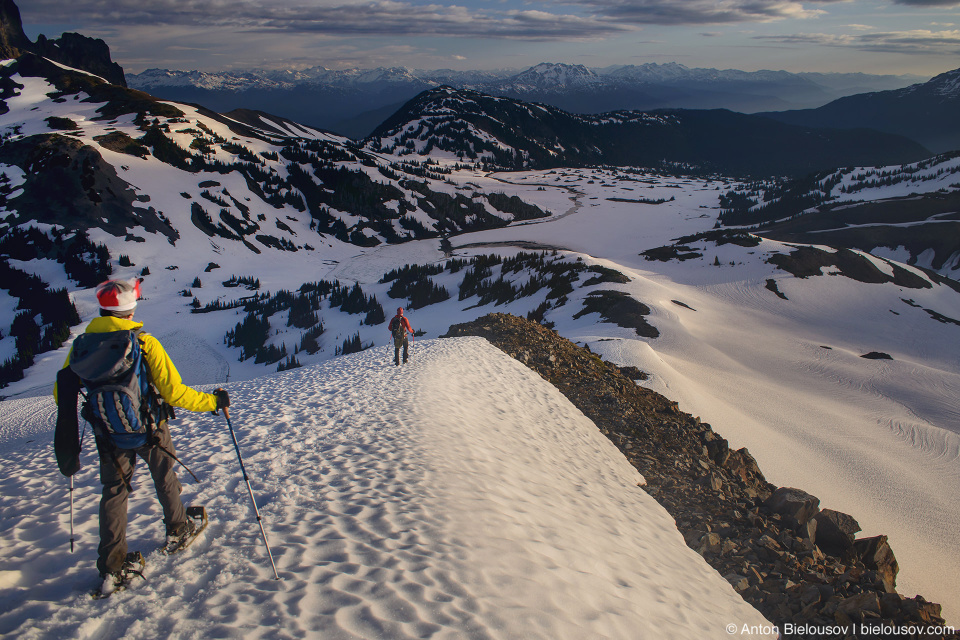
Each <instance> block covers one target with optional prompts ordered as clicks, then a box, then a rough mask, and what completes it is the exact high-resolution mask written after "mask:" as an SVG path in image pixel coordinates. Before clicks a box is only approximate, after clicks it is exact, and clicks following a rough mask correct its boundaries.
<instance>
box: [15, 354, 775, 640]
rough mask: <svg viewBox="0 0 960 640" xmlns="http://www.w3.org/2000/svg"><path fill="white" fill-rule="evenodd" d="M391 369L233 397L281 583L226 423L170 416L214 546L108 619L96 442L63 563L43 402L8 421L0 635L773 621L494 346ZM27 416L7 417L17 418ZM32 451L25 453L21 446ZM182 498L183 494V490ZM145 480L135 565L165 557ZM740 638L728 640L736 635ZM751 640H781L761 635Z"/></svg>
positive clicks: (635, 630) (328, 632)
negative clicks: (97, 589) (97, 597)
mask: <svg viewBox="0 0 960 640" xmlns="http://www.w3.org/2000/svg"><path fill="white" fill-rule="evenodd" d="M390 358H392V353H391V352H389V351H388V350H387V349H386V348H376V349H372V350H368V351H365V352H363V353H360V354H354V355H350V356H345V357H342V358H338V359H335V360H331V361H329V362H326V363H324V364H321V365H315V366H311V367H305V368H301V369H298V370H296V371H293V372H285V373H281V374H274V375H271V376H267V377H263V378H258V379H255V380H250V381H246V382H236V383H232V384H229V385H227V388H228V389H229V391H230V393H231V396H232V397H231V401H232V408H233V412H232V421H233V424H234V429H235V431H236V432H237V435H238V438H239V439H240V443H241V451H242V453H243V456H244V463H245V465H246V467H247V471H248V473H249V476H250V479H251V483H252V486H253V491H254V494H255V495H256V497H257V501H258V504H259V506H260V512H261V515H262V516H263V519H264V522H265V526H266V529H267V535H268V538H269V541H270V543H271V548H272V551H273V554H274V557H275V559H276V563H277V566H278V569H279V573H280V576H281V580H280V581H276V580H274V579H273V572H272V569H271V568H270V564H269V561H268V558H267V555H266V551H265V548H264V546H263V542H262V540H261V537H260V531H259V529H258V527H257V523H256V520H255V518H254V515H253V511H252V507H251V505H250V502H249V498H248V495H247V492H246V487H245V485H244V483H243V479H242V476H241V474H240V470H239V465H238V463H237V460H236V455H235V452H234V449H233V445H232V442H231V440H230V436H229V433H228V430H227V427H226V425H225V422H224V419H223V418H222V417H214V416H212V415H209V414H205V415H200V414H191V413H188V412H185V411H184V412H181V414H180V416H179V417H178V419H177V420H176V422H175V423H174V424H175V426H174V428H173V436H174V442H175V444H176V446H177V450H178V454H179V455H180V456H181V457H182V459H183V460H184V461H185V462H186V464H187V465H188V466H190V467H191V469H192V470H193V471H194V472H195V473H196V474H197V475H198V476H199V477H200V478H201V482H200V484H193V483H192V482H189V477H188V476H187V477H186V479H184V482H185V485H186V486H185V490H184V498H185V502H186V503H188V504H205V505H206V506H207V509H208V512H209V515H210V525H209V526H208V528H207V530H206V532H205V533H204V534H203V536H202V537H201V538H200V539H198V541H197V542H196V543H195V544H194V545H193V546H191V547H190V548H189V549H188V550H187V551H185V552H184V554H183V555H182V556H174V557H164V556H160V555H158V554H156V553H153V554H151V555H148V556H147V574H146V578H147V579H146V581H144V582H138V583H137V584H136V587H135V588H134V589H132V590H129V591H127V592H123V593H120V594H117V595H116V596H114V597H112V598H110V599H107V600H102V601H94V600H91V599H90V598H89V596H88V595H87V592H88V591H89V590H90V589H92V588H94V586H95V585H96V582H97V575H96V569H95V566H94V565H95V561H96V547H97V543H98V534H97V504H98V500H99V481H98V479H97V456H96V453H95V450H94V449H93V446H92V441H91V439H90V434H89V433H87V436H86V440H85V451H84V454H83V462H84V468H83V469H82V470H81V471H80V473H79V474H77V476H75V481H76V487H77V490H76V493H75V495H76V505H75V528H76V552H75V553H73V554H71V553H70V545H69V511H68V492H67V482H66V480H65V479H64V478H63V477H62V476H60V474H59V472H58V471H57V467H56V463H55V461H54V458H53V451H52V447H51V446H50V440H51V438H52V434H51V433H50V431H49V429H50V420H51V412H50V409H51V407H50V401H49V400H48V399H46V398H31V399H26V400H20V401H8V402H7V403H5V406H4V412H3V414H2V421H0V443H2V449H0V510H2V513H3V514H4V520H3V527H2V529H0V567H2V570H0V600H2V602H3V605H2V608H0V633H2V634H3V635H4V636H7V637H18V638H24V639H40V638H51V639H52V638H121V637H122V638H157V637H178V638H210V637H236V638H239V637H243V638H277V637H306V638H324V639H339V638H344V639H347V638H350V639H354V638H423V637H432V638H505V639H506V638H544V639H551V640H553V639H558V638H561V639H562V638H570V639H571V640H579V639H582V638H588V637H589V638H640V637H649V638H654V637H655V638H676V639H678V640H687V639H689V638H695V637H696V638H710V637H725V636H727V634H726V631H725V629H726V628H727V625H731V624H733V625H736V626H737V628H738V629H739V628H743V627H744V626H745V625H746V626H748V627H750V626H753V627H763V626H765V625H767V623H766V621H765V620H764V619H763V618H762V617H761V616H760V614H759V613H757V612H756V610H754V609H753V608H752V607H750V606H749V605H747V604H746V603H745V602H743V600H742V599H741V598H740V597H739V596H738V595H737V594H736V592H735V591H734V590H733V588H732V587H730V585H728V584H727V583H726V582H725V581H724V580H723V579H722V578H721V577H720V576H719V575H718V574H717V573H716V572H715V571H714V570H713V569H712V568H710V567H709V566H708V565H707V564H706V562H704V561H703V559H702V558H701V557H700V556H699V555H697V554H696V553H695V552H694V551H692V550H691V549H689V548H687V546H686V545H685V544H684V542H683V539H682V537H681V536H680V534H679V533H678V532H677V530H676V527H675V524H674V522H673V520H672V518H670V516H669V515H668V514H667V512H666V511H665V510H664V509H663V508H662V507H660V506H659V505H658V504H657V503H656V501H654V500H653V498H651V497H649V496H648V495H647V494H646V493H645V492H644V491H643V490H642V489H641V488H639V487H638V485H639V484H640V483H642V481H643V479H642V477H641V476H640V475H639V474H638V472H637V471H636V470H635V469H634V468H633V467H632V466H630V464H629V463H628V462H627V461H626V460H625V459H624V458H623V456H622V455H621V454H620V453H619V452H618V451H617V450H616V448H615V447H614V446H613V445H612V444H611V443H610V442H609V441H608V440H607V439H606V438H605V437H603V436H602V435H601V434H600V433H599V431H598V430H597V429H596V426H595V425H594V424H593V423H592V422H591V421H590V420H588V419H587V418H586V417H585V416H584V415H583V414H582V413H580V411H579V410H577V409H576V408H575V407H574V406H573V405H572V404H570V403H569V402H568V401H567V400H566V398H564V397H563V396H562V395H561V394H560V393H559V392H558V391H557V390H556V389H555V388H554V387H553V386H551V385H550V384H549V383H547V382H546V381H544V380H542V379H541V378H540V377H539V376H538V375H536V374H535V373H533V372H531V371H530V370H529V369H527V368H526V367H524V366H523V365H521V364H520V363H518V362H516V361H514V360H513V359H511V358H509V357H508V356H506V355H504V354H503V353H502V352H500V351H499V350H497V349H496V348H494V347H492V346H491V345H490V344H489V343H487V342H486V341H485V340H483V339H481V338H458V339H448V340H439V341H436V340H429V341H426V342H424V343H423V344H418V345H417V346H416V350H415V352H414V355H413V359H412V361H411V363H410V364H408V365H406V366H405V367H402V368H400V369H398V368H396V367H393V366H385V365H387V364H388V361H389V360H390ZM12 402H15V403H17V404H16V405H15V406H17V408H18V410H17V411H8V410H7V408H8V407H10V405H11V403H12ZM24 423H27V424H29V425H31V426H30V427H28V428H27V430H28V431H30V430H32V431H33V433H34V436H35V437H34V438H31V439H26V440H25V439H23V437H22V434H23V429H24V427H23V425H24ZM181 476H182V479H183V476H185V474H181ZM161 518H162V514H161V512H160V508H159V505H158V504H157V501H156V498H155V496H154V495H153V491H152V486H151V482H150V479H149V474H148V473H147V472H146V470H145V469H144V468H143V467H142V465H141V468H140V469H139V471H138V472H137V475H136V481H135V492H134V495H133V496H132V498H131V501H130V518H129V519H130V530H129V539H130V544H131V548H132V549H135V548H139V549H141V550H143V551H144V552H149V551H150V550H152V549H155V548H157V547H158V546H159V545H160V544H161V542H162V535H163V529H162V524H161ZM732 637H736V636H732ZM749 637H775V636H763V635H750V636H749Z"/></svg>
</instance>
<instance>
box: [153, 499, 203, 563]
mask: <svg viewBox="0 0 960 640" xmlns="http://www.w3.org/2000/svg"><path fill="white" fill-rule="evenodd" d="M206 528H207V509H206V507H187V520H186V522H185V523H184V524H183V526H181V528H180V530H179V531H175V532H167V540H166V543H165V544H164V545H163V547H161V549H160V553H162V554H164V555H168V556H169V555H173V554H175V553H180V552H181V551H183V550H184V549H186V548H187V547H189V546H190V545H191V544H193V541H194V540H196V539H197V537H198V536H199V535H200V533H201V532H202V531H203V530H204V529H206Z"/></svg>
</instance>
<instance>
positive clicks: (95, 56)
mask: <svg viewBox="0 0 960 640" xmlns="http://www.w3.org/2000/svg"><path fill="white" fill-rule="evenodd" d="M28 53H32V54H34V55H38V56H41V57H44V58H48V59H50V60H53V61H55V62H59V63H60V64H63V65H66V66H68V67H73V68H75V69H82V70H83V71H88V72H90V73H93V74H96V75H98V76H101V77H102V78H103V79H104V80H106V81H107V82H109V83H111V84H115V85H119V86H121V87H126V86H127V81H126V80H125V79H124V76H123V68H122V67H121V66H120V65H119V64H117V63H116V62H113V60H111V59H110V48H109V47H108V46H107V44H106V43H105V42H104V41H103V40H100V39H98V38H88V37H87V36H82V35H80V34H78V33H64V34H63V35H62V36H60V37H59V38H57V39H55V40H48V39H47V38H46V37H45V36H42V35H41V36H40V37H39V38H37V41H36V42H31V41H30V39H29V38H28V37H27V35H26V34H25V33H24V31H23V21H22V20H21V18H20V9H19V8H18V7H17V5H16V4H15V3H14V2H13V0H0V59H4V60H7V59H10V58H19V57H20V56H22V55H24V54H28Z"/></svg>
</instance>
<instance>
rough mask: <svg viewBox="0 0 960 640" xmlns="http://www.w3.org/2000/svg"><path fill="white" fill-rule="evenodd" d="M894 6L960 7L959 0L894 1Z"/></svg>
mask: <svg viewBox="0 0 960 640" xmlns="http://www.w3.org/2000/svg"><path fill="white" fill-rule="evenodd" d="M893 3H894V4H902V5H906V6H908V7H956V6H960V2H958V1H957V0H893Z"/></svg>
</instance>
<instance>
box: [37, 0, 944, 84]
mask: <svg viewBox="0 0 960 640" xmlns="http://www.w3.org/2000/svg"><path fill="white" fill-rule="evenodd" d="M20 11H21V15H22V17H23V22H24V27H25V30H26V31H27V34H28V35H29V36H30V37H31V38H34V39H35V38H36V36H37V35H38V34H41V33H42V34H44V35H46V36H47V37H48V38H55V37H57V36H59V35H60V34H61V33H63V32H65V31H75V32H79V33H82V34H84V35H88V36H92V37H97V38H102V39H103V40H104V41H105V42H106V43H107V44H108V45H109V46H110V48H111V52H112V54H113V58H114V60H116V61H117V62H118V63H119V64H120V65H121V66H123V68H124V70H125V71H127V72H130V73H139V72H142V71H144V70H146V69H148V68H169V69H177V70H188V71H192V70H197V71H208V72H209V71H229V70H241V69H252V68H264V69H282V68H289V69H301V68H307V67H315V66H323V67H327V68H329V69H347V68H376V67H394V66H403V67H408V68H412V69H430V70H436V69H453V70H460V71H463V70H491V69H526V68H529V67H531V66H533V65H535V64H538V63H540V62H563V63H566V64H582V65H584V66H587V67H591V68H603V67H608V66H612V65H618V64H624V65H629V64H634V65H641V64H644V63H649V62H656V63H666V62H677V63H680V64H683V65H685V66H687V67H691V68H696V67H702V68H716V69H738V70H743V71H757V70H784V71H790V72H793V73H800V72H812V73H831V72H836V73H856V72H862V73H868V74H875V75H907V74H909V75H915V76H921V77H932V76H935V75H937V74H940V73H943V72H945V71H950V70H952V69H955V68H958V67H960V55H958V54H960V3H958V2H955V1H954V0H847V1H841V0H814V1H812V2H798V1H795V0H727V1H725V2H723V3H717V2H709V1H707V0H679V1H678V0H634V1H632V2H623V1H622V0H569V1H567V2H563V3H559V2H556V1H554V0H500V1H498V2H492V1H491V0H464V2H463V3H462V4H450V3H426V2H420V1H418V0H402V1H397V0H380V1H375V2H361V1H356V0H300V1H297V0H277V1H276V2H273V3H270V4H269V5H263V4H257V3H252V2H249V1H248V0H189V1H188V0H165V1H163V2H159V3H152V4H150V5H144V4H143V3H134V2H131V1H130V0H109V1H107V0H76V1H75V2H72V3H71V11H70V16H69V17H65V16H64V11H63V5H62V3H61V2H59V1H56V0H32V1H31V2H30V3H29V4H26V3H24V5H23V6H21V7H20Z"/></svg>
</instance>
